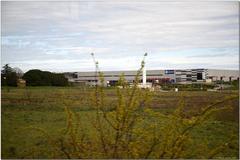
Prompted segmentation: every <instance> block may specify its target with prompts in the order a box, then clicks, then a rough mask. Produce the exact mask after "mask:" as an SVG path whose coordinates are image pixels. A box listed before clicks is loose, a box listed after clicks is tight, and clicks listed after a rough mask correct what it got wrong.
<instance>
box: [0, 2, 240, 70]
mask: <svg viewBox="0 0 240 160" xmlns="http://www.w3.org/2000/svg"><path fill="white" fill-rule="evenodd" d="M1 3H2V9H1V14H2V53H1V54H2V55H1V56H2V57H1V63H2V65H3V64H6V63H9V64H10V66H12V67H19V68H21V69H22V70H23V71H25V72H26V71H27V70H29V69H33V68H34V69H42V70H48V71H55V72H66V71H93V70H94V64H93V62H92V58H91V55H90V53H91V52H94V53H95V57H96V59H97V60H98V61H99V64H100V68H101V70H134V69H138V68H139V67H140V61H141V59H142V57H143V55H144V53H145V52H147V53H148V56H147V58H146V66H147V69H183V68H215V69H238V66H239V61H238V60H239V37H238V35H239V30H238V25H239V19H238V16H239V12H238V2H194V3H193V2H117V3H112V2H1Z"/></svg>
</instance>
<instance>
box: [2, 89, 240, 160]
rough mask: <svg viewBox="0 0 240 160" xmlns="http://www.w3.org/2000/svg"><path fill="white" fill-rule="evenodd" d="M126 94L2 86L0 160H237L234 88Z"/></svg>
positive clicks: (123, 91)
mask: <svg viewBox="0 0 240 160" xmlns="http://www.w3.org/2000/svg"><path fill="white" fill-rule="evenodd" d="M132 91H133V90H132V89H127V88H126V89H123V90H119V89H117V90H116V89H104V88H98V90H97V91H96V90H95V89H94V88H77V87H75V88H72V87H65V88H60V87H27V88H22V89H18V88H10V90H7V89H6V88H2V158H238V156H239V155H238V144H239V142H238V110H239V106H238V91H222V92H205V91H198V92H194V91H192V92H187V91H184V92H178V93H175V92H167V93H161V92H148V91H145V90H136V91H135V93H134V94H135V95H136V97H134V99H132V100H131V101H129V98H130V97H131V95H129V94H131V93H132ZM96 93H97V95H96ZM102 93H104V94H105V96H104V97H101V95H102ZM102 98H104V100H103V99H102ZM125 102H131V104H126V103H125ZM129 105H130V107H129ZM209 106H210V107H209ZM207 107H208V108H209V109H207ZM126 109H127V110H128V112H126ZM126 117H128V118H126Z"/></svg>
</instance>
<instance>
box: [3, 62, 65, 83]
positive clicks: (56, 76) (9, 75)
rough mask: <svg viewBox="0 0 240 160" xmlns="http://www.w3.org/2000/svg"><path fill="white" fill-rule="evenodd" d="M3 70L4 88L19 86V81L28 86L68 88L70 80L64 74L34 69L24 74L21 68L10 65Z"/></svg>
mask: <svg viewBox="0 0 240 160" xmlns="http://www.w3.org/2000/svg"><path fill="white" fill-rule="evenodd" d="M2 68H3V69H2V70H1V84H2V86H17V81H18V79H24V80H25V81H26V85H27V86H67V85H68V80H67V78H65V76H64V74H60V73H52V72H49V71H41V70H39V69H32V70H29V71H27V72H26V73H23V72H22V71H21V70H20V69H19V68H12V67H10V66H9V65H8V64H6V65H4V66H3V67H2Z"/></svg>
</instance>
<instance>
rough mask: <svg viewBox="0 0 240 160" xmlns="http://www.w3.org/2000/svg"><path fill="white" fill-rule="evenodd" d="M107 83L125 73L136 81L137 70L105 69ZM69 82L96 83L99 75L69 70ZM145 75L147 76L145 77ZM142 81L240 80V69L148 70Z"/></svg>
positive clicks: (205, 81) (207, 81)
mask: <svg viewBox="0 0 240 160" xmlns="http://www.w3.org/2000/svg"><path fill="white" fill-rule="evenodd" d="M103 74H104V83H105V85H108V86H112V85H116V83H117V82H118V79H119V77H120V75H122V74H124V77H125V79H126V81H127V82H129V83H130V84H131V83H133V82H134V80H135V76H136V74H137V71H104V72H103ZM65 76H66V78H68V80H69V82H73V83H78V84H85V85H96V84H97V83H98V75H97V74H96V72H68V73H65ZM144 77H146V78H145V79H146V80H145V79H144ZM139 79H140V82H143V83H144V81H146V82H145V83H147V84H154V83H178V84H192V83H213V82H216V81H220V80H221V81H225V82H226V81H233V80H239V71H238V70H216V69H203V68H201V69H181V70H147V71H146V75H145V76H144V71H143V74H142V73H141V76H140V77H139Z"/></svg>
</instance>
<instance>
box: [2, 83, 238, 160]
mask: <svg viewBox="0 0 240 160" xmlns="http://www.w3.org/2000/svg"><path fill="white" fill-rule="evenodd" d="M92 91H93V89H86V88H76V87H75V88H74V87H28V88H26V89H18V88H10V91H9V92H8V91H7V89H6V88H2V113H1V114H2V158H49V157H50V154H51V153H50V151H48V148H49V147H50V146H49V145H48V144H47V143H46V142H45V140H44V138H43V137H42V135H41V132H39V131H36V130H34V129H30V128H29V127H37V128H42V129H44V130H46V131H47V133H48V134H50V135H51V136H54V135H55V136H56V137H57V136H59V134H60V132H59V131H61V130H62V129H63V128H65V127H66V113H65V110H64V106H65V105H66V104H65V103H67V105H68V107H69V108H70V109H71V110H73V111H75V112H77V113H78V114H79V116H80V117H81V121H82V123H83V124H84V131H85V132H86V133H87V134H88V136H89V137H91V136H94V134H95V131H94V129H93V128H92V127H91V125H90V124H91V117H92V116H93V115H94V114H95V111H94V109H93V108H92V107H91V103H90V102H89V98H90V97H91V94H92ZM106 95H107V102H108V105H109V106H111V105H114V103H113V102H114V100H115V99H116V93H115V91H114V90H113V89H107V90H106ZM230 95H238V91H225V92H204V91H202V92H194V91H193V92H187V91H186V92H178V93H175V92H167V93H154V96H153V100H152V102H151V104H150V106H149V107H151V108H153V109H154V111H155V112H161V113H164V114H169V113H172V112H173V111H174V109H175V108H176V107H177V103H178V101H179V99H180V97H184V99H185V104H186V107H185V111H186V114H189V115H191V114H196V113H197V112H198V111H199V110H200V109H201V107H205V106H206V105H209V104H212V103H214V102H217V101H220V100H223V99H224V98H226V97H228V96H230ZM63 99H64V100H65V102H63ZM228 105H231V106H233V108H234V110H233V111H227V112H221V113H217V114H215V115H214V116H213V117H212V118H211V119H210V120H209V121H207V122H206V123H205V124H204V125H202V126H199V127H198V128H196V129H195V130H194V132H193V133H192V134H193V135H192V136H193V141H194V143H193V144H194V146H192V147H190V150H189V154H188V157H187V158H201V157H194V155H195V154H196V152H199V151H198V150H199V145H200V144H202V142H203V141H204V142H205V141H206V143H207V144H206V145H207V147H206V146H205V147H206V148H205V149H206V150H207V149H208V148H214V147H216V146H218V145H220V144H222V143H225V142H226V141H228V138H229V136H230V135H231V134H233V135H235V137H234V139H233V141H234V144H235V145H233V146H232V147H230V148H228V149H227V150H225V151H224V152H223V153H221V154H219V155H218V156H217V158H237V157H238V156H239V155H238V111H239V106H238V100H235V101H231V102H229V104H228ZM145 121H148V120H145ZM162 122H165V123H163V125H166V123H168V122H167V121H164V119H163V120H162ZM39 146H41V147H39ZM34 148H42V150H41V149H36V150H35V151H34V154H31V155H29V151H30V150H34ZM201 152H203V153H202V154H203V156H204V153H205V152H204V148H203V149H202V150H201ZM59 158H64V157H59Z"/></svg>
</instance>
